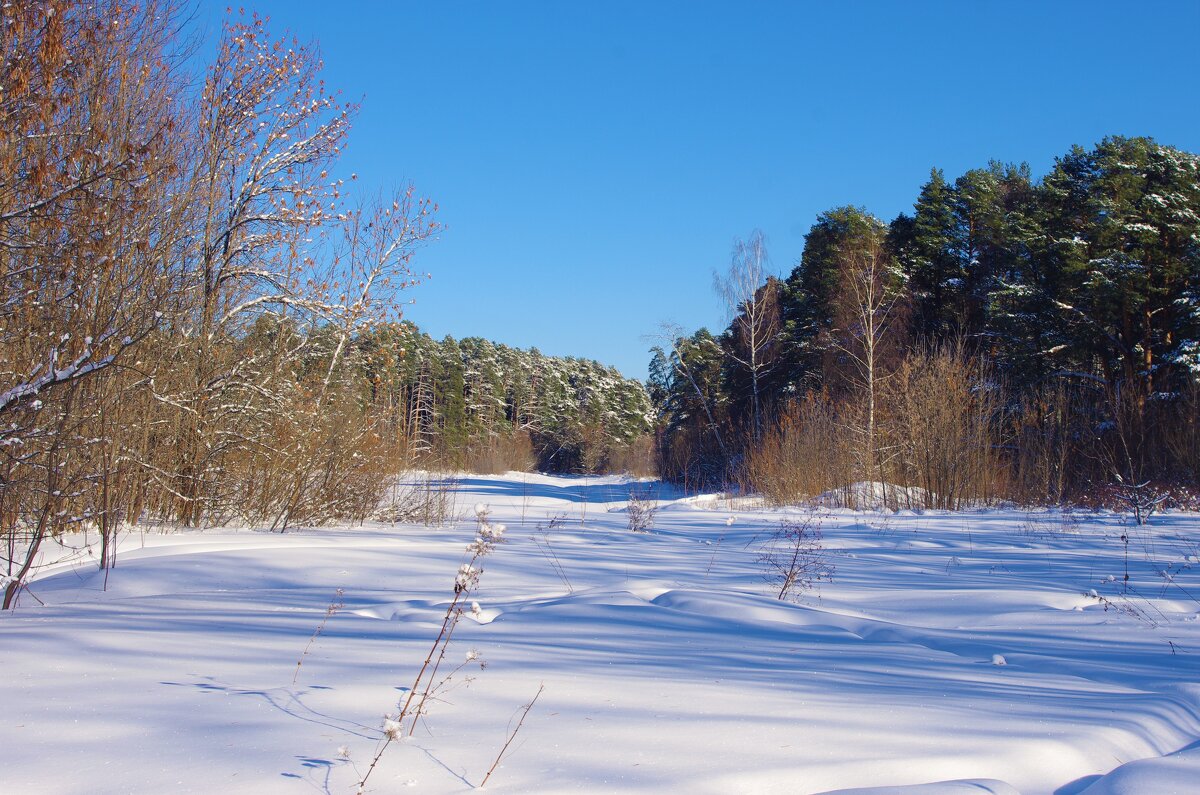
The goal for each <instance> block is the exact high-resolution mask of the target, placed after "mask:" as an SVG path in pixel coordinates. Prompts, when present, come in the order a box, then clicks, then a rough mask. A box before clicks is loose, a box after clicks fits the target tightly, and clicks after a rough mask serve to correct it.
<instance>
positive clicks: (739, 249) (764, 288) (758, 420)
mask: <svg viewBox="0 0 1200 795" xmlns="http://www.w3.org/2000/svg"><path fill="white" fill-rule="evenodd" d="M713 286H714V288H715V289H716V291H717V293H718V294H719V295H720V296H721V298H722V299H724V301H725V305H726V307H727V308H728V311H729V315H730V318H731V328H730V330H731V331H732V339H731V345H730V347H729V349H728V351H727V354H728V356H729V357H730V358H731V359H733V361H734V362H736V363H737V365H738V366H740V367H742V368H743V369H744V370H745V371H746V372H747V374H748V375H749V377H750V406H751V409H750V410H751V435H752V437H753V439H754V441H758V439H759V438H760V437H761V436H762V430H763V408H762V390H763V383H762V382H763V379H764V378H765V377H766V375H767V374H768V373H769V372H770V370H771V368H772V367H774V365H775V357H774V356H773V355H772V353H773V348H774V347H775V345H776V343H777V341H778V337H779V333H780V331H781V330H782V328H783V323H782V318H781V316H780V307H779V280H778V279H775V278H773V277H768V275H767V247H766V241H765V239H764V237H763V233H762V232H761V231H759V230H757V229H756V230H755V231H754V232H752V233H751V234H750V237H749V239H747V240H738V241H736V242H735V243H734V246H733V256H732V258H731V261H730V263H729V270H728V271H727V272H726V273H725V274H724V275H721V274H713Z"/></svg>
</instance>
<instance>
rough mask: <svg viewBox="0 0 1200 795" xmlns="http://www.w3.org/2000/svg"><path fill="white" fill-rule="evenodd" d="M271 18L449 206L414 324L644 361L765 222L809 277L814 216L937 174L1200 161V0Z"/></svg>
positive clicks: (314, 7)
mask: <svg viewBox="0 0 1200 795" xmlns="http://www.w3.org/2000/svg"><path fill="white" fill-rule="evenodd" d="M224 7H225V6H224V4H217V3H212V4H211V5H210V4H208V3H205V4H204V5H202V6H201V13H200V15H199V22H200V24H201V25H202V26H204V27H205V28H206V29H207V30H208V31H209V33H210V35H215V32H216V30H217V28H218V25H219V22H220V19H221V16H222V14H223V9H224ZM247 8H248V9H254V10H257V11H259V12H260V13H263V14H265V15H268V16H270V18H271V21H272V24H271V30H272V32H282V31H283V30H285V29H286V30H289V31H291V32H292V33H294V34H296V35H297V36H298V37H299V38H300V39H301V40H310V39H315V40H317V41H318V42H319V43H320V47H321V51H322V54H323V56H324V59H325V63H326V71H325V76H326V80H327V82H328V83H329V85H331V86H332V87H335V88H340V89H341V90H342V91H343V92H344V94H345V96H346V97H347V98H349V99H357V98H360V97H361V98H362V99H363V108H362V112H361V114H360V116H359V118H358V120H357V122H356V124H355V128H354V130H353V132H352V135H351V143H350V147H349V149H348V150H347V152H346V154H345V157H344V160H343V166H342V168H343V170H345V171H355V172H357V173H358V174H359V175H360V180H361V181H362V182H363V183H364V185H365V186H367V187H368V188H370V189H376V188H388V187H391V186H396V185H400V184H402V183H404V182H407V181H411V182H413V183H414V184H415V185H416V187H417V191H418V192H419V193H420V194H422V195H425V196H429V197H431V198H433V199H434V200H436V201H437V202H438V203H439V204H440V206H441V212H440V217H441V219H442V221H443V223H445V225H446V230H445V232H444V233H443V234H442V236H441V238H440V239H439V240H438V241H437V242H436V243H434V244H432V245H431V246H429V247H428V248H427V249H425V250H423V251H422V252H421V253H420V255H419V258H418V263H417V266H418V268H419V269H420V270H422V271H429V272H431V273H432V274H433V278H432V279H431V280H430V281H428V282H426V283H425V284H422V285H421V286H419V287H417V288H414V290H413V292H412V297H413V298H414V299H416V303H415V304H414V305H413V306H412V307H410V308H409V309H408V311H407V317H408V318H409V319H411V320H413V321H414V322H416V323H417V324H418V325H419V326H421V327H422V328H423V329H424V330H426V331H427V332H429V333H431V334H433V335H434V336H435V337H439V338H440V337H442V336H444V335H446V334H451V335H453V336H455V337H458V338H461V337H466V336H481V337H487V338H490V339H493V340H496V341H498V342H503V343H506V344H509V345H514V346H519V347H530V346H536V347H538V348H539V349H541V350H542V351H543V352H544V353H548V354H553V355H564V356H565V355H573V356H581V357H587V358H594V359H599V360H600V361H602V362H605V363H607V364H612V365H615V366H617V367H618V368H620V369H621V370H622V372H624V373H625V374H626V375H629V376H633V377H637V378H644V377H645V375H646V363H647V361H648V360H649V354H648V353H647V349H648V347H649V346H650V345H651V344H653V342H652V340H650V339H648V338H649V337H651V336H653V335H655V334H657V333H659V331H660V326H661V324H662V323H664V322H674V323H678V324H680V325H682V326H684V327H685V328H687V329H688V330H692V329H695V328H697V327H699V326H702V325H707V326H709V327H710V328H713V329H714V330H715V329H718V328H720V327H723V326H724V324H725V315H724V310H723V309H722V307H721V306H720V302H719V301H718V299H717V298H716V297H715V295H714V294H713V291H712V273H713V271H714V270H716V269H721V268H724V267H726V266H727V265H728V261H729V255H730V250H731V248H732V245H733V242H734V240H735V239H736V238H739V237H746V236H747V235H749V234H750V233H751V231H753V230H754V229H755V228H759V229H762V230H763V231H764V232H765V234H766V237H767V244H768V250H769V252H770V255H771V268H772V270H773V271H774V272H776V273H778V274H780V275H786V274H787V273H788V272H790V271H791V269H792V267H793V265H794V264H795V262H796V260H797V259H798V258H799V256H800V252H801V250H802V248H803V242H804V241H803V236H804V234H805V232H807V231H808V228H809V226H810V225H811V224H812V222H813V220H814V219H815V217H816V215H817V214H818V213H820V212H822V211H823V210H826V209H829V208H831V207H835V206H839V205H843V204H855V205H863V206H865V207H867V208H868V209H869V210H870V211H872V212H873V213H875V214H876V215H878V216H880V217H882V218H884V219H885V220H888V219H891V218H892V217H894V216H895V215H896V214H897V213H899V212H902V211H906V210H909V209H910V208H911V204H912V201H913V200H914V199H915V197H916V195H917V191H918V189H919V187H920V185H921V183H922V182H923V181H924V180H925V179H927V177H928V175H929V170H930V168H931V167H934V166H937V167H940V168H943V169H944V170H945V171H946V173H947V176H949V177H950V178H951V179H953V178H954V177H955V176H957V175H958V174H960V173H961V172H962V171H964V170H966V169H969V168H973V167H977V166H983V165H986V163H987V162H988V160H989V159H998V160H1003V161H1014V162H1020V161H1027V162H1028V163H1029V164H1030V165H1031V166H1032V167H1033V170H1034V173H1035V174H1036V175H1039V176H1040V175H1042V174H1044V173H1045V172H1046V171H1047V170H1048V169H1049V168H1050V167H1051V166H1052V165H1053V162H1054V158H1055V157H1056V156H1059V155H1062V154H1064V153H1065V152H1066V151H1067V150H1068V149H1069V148H1070V146H1071V145H1072V144H1082V145H1084V146H1090V145H1091V144H1093V143H1095V142H1097V141H1099V140H1100V139H1101V138H1103V137H1104V136H1105V135H1110V134H1121V135H1150V136H1153V137H1154V138H1156V139H1157V140H1159V141H1160V142H1162V143H1165V144H1171V145H1174V146H1178V147H1180V148H1183V149H1187V150H1190V151H1193V152H1195V151H1200V101H1198V100H1200V88H1198V85H1200V84H1198V82H1197V80H1198V78H1200V55H1198V53H1200V47H1197V44H1196V42H1197V40H1198V39H1200V0H1188V1H1186V2H1138V3H1133V2H1126V3H1117V2H972V1H971V0H959V1H958V2H927V3H919V2H898V1H897V2H847V1H845V0H838V1H837V2H831V1H830V0H826V2H823V3H819V4H818V3H802V2H790V3H785V2H776V3H766V2H758V3H755V2H741V3H733V2H729V3H707V2H671V3H667V2H661V3H659V2H651V1H650V0H643V2H583V1H582V0H580V1H579V2H570V1H568V0H562V1H561V2H551V1H550V0H546V2H541V3H521V2H495V1H494V0H493V1H492V2H455V1H453V0H441V1H440V2H435V0H426V1H425V2H421V3H413V2H349V1H347V2H342V3H340V4H334V3H329V2H327V1H326V2H307V0H265V1H264V2H257V3H248V4H247Z"/></svg>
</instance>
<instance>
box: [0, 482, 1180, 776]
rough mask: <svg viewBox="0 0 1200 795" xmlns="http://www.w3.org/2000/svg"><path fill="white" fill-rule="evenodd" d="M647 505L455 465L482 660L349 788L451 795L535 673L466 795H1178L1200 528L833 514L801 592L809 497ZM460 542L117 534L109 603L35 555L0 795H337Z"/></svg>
mask: <svg viewBox="0 0 1200 795" xmlns="http://www.w3.org/2000/svg"><path fill="white" fill-rule="evenodd" d="M643 486H644V484H643ZM658 489H659V491H658V494H657V496H659V497H660V498H663V499H662V500H661V508H660V510H659V512H658V514H657V516H656V517H655V521H654V529H653V531H652V532H651V533H646V534H634V533H631V532H630V531H629V529H628V526H627V517H628V514H627V512H626V505H627V501H628V495H629V491H630V484H629V483H627V482H625V481H622V480H620V479H618V478H589V479H584V478H555V477H548V476H541V475H527V476H526V475H520V474H511V475H509V476H506V477H493V476H466V477H464V478H462V480H461V482H460V483H459V493H458V495H457V498H456V500H457V502H456V504H457V508H458V511H459V513H461V514H462V515H464V516H469V515H470V513H471V510H472V506H473V505H475V504H476V503H483V504H486V505H487V506H488V507H489V509H490V510H491V512H492V516H493V518H494V519H495V520H496V521H500V522H504V523H505V524H506V525H507V526H508V531H507V533H506V536H507V538H508V540H509V543H507V544H505V545H504V546H502V547H501V548H500V549H499V550H498V551H497V552H496V553H495V554H494V555H492V556H490V557H488V558H486V559H485V566H484V568H485V571H484V574H483V576H482V580H481V583H480V586H479V590H478V591H477V593H476V595H475V598H476V599H477V600H478V601H479V603H480V606H481V612H480V614H479V615H478V616H477V617H470V616H468V617H467V618H465V619H464V620H463V622H462V623H461V624H460V625H459V627H458V629H457V631H456V633H455V635H454V639H453V642H452V645H451V647H450V652H449V654H450V656H451V657H452V658H454V661H455V662H456V663H457V662H458V661H461V660H463V659H465V657H466V655H467V653H468V652H469V651H470V650H476V651H477V652H478V653H479V655H480V657H481V658H482V659H483V660H486V662H487V666H486V668H485V669H484V670H479V668H478V666H473V667H468V668H466V669H464V670H463V671H462V672H461V673H460V674H458V675H457V676H456V680H458V681H459V684H458V686H457V687H455V688H454V689H452V690H450V691H448V692H447V693H446V694H445V695H444V697H443V698H442V699H441V700H439V701H438V702H437V703H436V704H434V706H433V707H432V708H431V709H430V714H429V715H428V718H427V720H426V721H425V722H424V724H423V725H422V727H421V728H420V729H419V730H418V731H417V733H416V735H415V736H414V737H413V738H411V739H409V740H405V741H403V742H402V743H393V744H392V746H391V747H390V748H389V749H388V750H387V753H386V754H385V755H384V757H383V759H382V761H381V763H380V767H379V769H377V770H376V771H375V773H374V774H373V775H372V777H371V779H370V782H369V785H368V789H369V791H372V792H380V793H388V792H397V791H413V792H430V793H453V792H465V791H470V790H471V789H473V788H474V787H475V786H476V785H478V783H479V782H480V781H481V780H482V778H483V776H484V774H485V773H486V772H487V770H488V768H489V767H490V766H491V764H492V762H493V760H494V759H495V757H496V754H497V752H498V751H499V749H500V747H501V745H502V744H503V743H504V740H505V737H506V732H507V730H508V729H509V728H510V721H514V720H515V718H516V717H519V712H520V708H521V706H522V705H524V704H526V703H528V702H529V700H530V699H531V698H532V697H533V695H534V694H535V693H536V692H537V689H538V687H539V685H540V684H544V685H545V691H544V693H543V694H542V696H541V697H540V699H539V700H538V702H537V704H536V705H535V706H534V708H533V710H532V711H531V712H530V713H529V716H528V718H527V719H526V721H525V724H524V726H523V728H522V729H521V731H520V733H519V734H518V735H517V738H516V740H515V742H514V743H513V746H512V749H510V753H509V755H508V756H507V758H506V759H505V760H504V761H503V762H502V763H501V765H500V767H498V768H497V770H496V772H495V774H494V775H493V776H492V779H491V780H490V781H489V782H488V785H487V788H486V789H487V791H489V792H498V793H499V792H510V793H516V792H593V793H601V792H613V791H620V792H644V793H650V792H655V793H659V792H679V793H742V792H745V793H759V792H761V793H816V792H826V791H830V790H838V791H852V792H856V793H857V792H871V793H884V792H888V793H905V795H915V794H916V793H922V794H923V795H942V794H944V793H947V794H948V793H954V794H955V795H957V794H958V793H962V794H964V795H965V794H966V793H1014V792H1019V793H1025V795H1037V794H1038V793H1044V794H1046V795H1049V794H1051V793H1053V795H1072V794H1078V793H1087V795H1098V794H1100V793H1160V794H1163V795H1166V794H1167V793H1194V792H1200V621H1198V620H1197V617H1198V616H1200V602H1198V601H1197V599H1200V558H1198V557H1197V556H1198V555H1200V517H1197V516H1195V515H1188V514H1167V515H1165V516H1157V517H1155V518H1154V519H1153V520H1152V523H1151V525H1150V526H1149V527H1145V528H1142V527H1133V526H1131V525H1128V524H1126V523H1125V522H1124V521H1123V519H1122V517H1121V516H1119V515H1114V514H1105V513H1101V514H1079V515H1075V516H1072V515H1068V516H1066V517H1064V516H1062V515H1061V514H1058V513H1032V514H1031V513H1026V512H1022V511H1017V510H1005V511H982V512H969V513H935V512H930V513H924V514H913V513H901V514H895V515H893V514H880V513H855V512H851V511H845V510H834V509H823V510H821V511H820V513H819V516H820V517H821V519H820V526H821V528H822V532H823V533H824V545H825V549H826V555H827V557H828V560H829V561H830V562H831V563H833V564H834V565H835V566H836V573H835V574H834V575H833V581H832V583H823V584H822V585H821V586H820V588H819V591H811V592H808V593H807V594H804V595H803V596H802V597H801V598H800V599H799V601H798V602H796V603H792V602H787V601H783V602H781V601H778V600H776V599H775V598H774V594H773V592H772V589H771V587H770V586H769V585H768V584H767V583H765V582H764V581H763V567H762V565H761V564H760V562H759V554H760V547H761V545H762V543H763V542H764V541H765V540H766V539H767V538H768V537H769V535H770V533H771V532H772V530H773V529H774V528H775V527H776V526H777V523H778V521H779V520H780V519H781V518H783V517H784V516H785V515H787V516H790V517H792V518H793V519H798V520H803V512H802V511H800V510H799V509H791V510H789V511H773V510H758V509H754V508H753V507H751V506H746V505H732V506H731V505H730V504H729V503H728V501H724V500H720V499H718V498H716V497H709V498H695V497H692V498H688V499H671V498H672V497H677V496H678V495H671V494H669V493H667V492H666V490H665V489H663V488H662V487H658ZM731 508H732V509H733V510H731ZM555 517H557V518H555ZM731 517H733V521H732V524H730V518H731ZM552 519H554V521H551V520H552ZM551 525H553V526H551ZM473 534H474V523H473V522H472V521H470V520H468V519H464V520H463V521H461V522H459V523H457V524H456V525H454V526H452V527H447V528H425V527H419V526H413V525H396V526H391V525H367V526H364V527H350V528H336V529H316V530H298V531H289V532H288V533H287V534H286V535H282V536H280V535H273V534H268V533H265V532H257V531H254V530H250V529H246V530H240V531H228V530H214V531H204V532H187V533H174V534H151V533H147V534H145V535H143V534H141V533H134V534H130V535H126V536H124V537H123V538H122V542H121V552H120V557H119V559H118V568H117V569H116V570H115V571H113V572H112V574H111V576H110V578H109V583H108V590H107V592H104V591H102V590H101V586H102V576H101V575H100V574H98V573H97V572H96V571H94V564H93V563H91V562H88V561H86V560H77V561H75V562H73V563H64V564H62V565H60V566H58V567H56V568H53V569H48V570H46V571H44V572H43V573H42V574H41V575H40V576H39V578H38V579H37V580H35V581H34V582H33V583H32V588H31V593H28V594H25V595H24V596H23V597H22V600H21V605H20V607H19V609H18V610H17V611H16V612H15V613H13V614H9V615H4V616H0V666H2V668H0V670H2V671H3V677H2V679H0V792H5V793H39V794H48V793H126V792H136V793H149V792H156V793H162V792H200V793H207V792H221V793H242V792H245V793H250V792H253V793H264V792H296V793H302V792H313V791H317V792H332V793H352V792H354V790H355V785H356V782H357V781H358V780H359V778H361V775H362V773H363V772H364V771H365V768H366V765H367V764H369V762H370V759H371V757H372V756H373V754H374V752H375V749H376V747H377V744H378V741H379V738H380V736H381V734H380V720H381V716H382V715H383V713H384V712H386V711H388V710H390V709H394V708H395V703H396V701H397V699H399V698H400V697H401V696H402V689H403V688H405V687H407V686H408V685H409V684H411V682H412V680H413V677H414V676H415V674H416V671H417V669H418V667H419V666H420V664H421V662H422V661H423V660H424V658H425V655H426V654H427V653H428V650H429V648H430V645H431V643H432V641H433V639H434V636H435V635H436V634H437V631H438V628H439V626H440V623H441V617H442V614H443V613H444V611H445V606H446V604H447V603H448V602H449V600H450V599H451V598H452V597H453V593H452V586H453V582H454V576H455V572H456V570H457V568H458V566H459V564H460V563H461V562H462V558H463V550H464V547H465V545H466V544H467V543H468V542H469V541H470V540H471V539H472V538H473V537H474V536H473ZM1124 534H1127V535H1126V537H1127V538H1128V564H1127V565H1128V571H1129V576H1130V580H1129V588H1128V593H1126V592H1125V590H1126V589H1125V586H1124V575H1125V571H1126V544H1125V543H1123V541H1122V535H1124ZM339 588H340V589H344V595H343V597H342V599H343V600H344V603H345V606H344V607H343V608H342V609H340V610H339V611H337V612H336V613H335V614H334V615H333V616H332V617H331V618H330V619H329V620H328V622H327V624H326V625H325V627H324V630H323V632H322V633H321V634H320V636H319V637H318V638H317V639H316V640H315V641H314V642H313V643H312V646H311V650H310V651H309V653H308V654H307V656H305V657H304V660H303V665H302V666H301V668H300V671H299V676H298V679H297V682H296V684H294V685H293V684H292V678H293V675H294V674H295V673H296V663H297V660H298V659H299V658H300V656H301V653H302V652H303V651H304V648H305V646H306V644H308V642H309V640H310V638H311V637H312V636H313V633H314V630H316V629H317V627H318V625H319V624H320V623H321V620H322V618H323V617H324V616H325V614H326V611H327V608H329V606H330V603H331V601H333V600H334V599H335V596H334V595H335V592H336V590H337V589H339ZM1092 591H1094V592H1095V595H1092V594H1091V592H1092ZM35 596H36V598H37V599H38V600H41V602H43V603H44V606H43V605H39V604H38V602H37V601H36V600H35V599H34V598H33V597H35ZM466 674H470V676H471V677H472V679H471V681H470V682H469V683H468V682H466V681H465V680H464V676H465V675H466ZM340 749H342V750H344V751H348V752H349V755H348V758H347V757H346V756H345V754H343V753H342V752H341V750H340ZM859 788H869V789H859Z"/></svg>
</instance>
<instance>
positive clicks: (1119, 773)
mask: <svg viewBox="0 0 1200 795" xmlns="http://www.w3.org/2000/svg"><path fill="white" fill-rule="evenodd" d="M1197 782H1200V742H1197V743H1194V744H1192V745H1190V746H1188V747H1187V748H1185V749H1183V750H1182V751H1177V752H1175V753H1173V754H1168V755H1167V756H1161V757H1151V758H1149V759H1138V760H1136V761H1133V762H1128V763H1126V764H1124V765H1121V766H1120V767H1118V768H1117V769H1116V770H1114V771H1112V772H1111V773H1109V774H1108V775H1106V776H1101V777H1100V778H1099V779H1098V780H1096V781H1094V782H1092V784H1091V786H1089V787H1088V788H1087V789H1085V790H1083V791H1082V792H1081V793H1080V795H1141V793H1147V792H1155V793H1158V794H1159V795H1187V793H1192V792H1195V791H1196V786H1197Z"/></svg>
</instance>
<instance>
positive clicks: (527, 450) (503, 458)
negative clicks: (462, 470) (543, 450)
mask: <svg viewBox="0 0 1200 795" xmlns="http://www.w3.org/2000/svg"><path fill="white" fill-rule="evenodd" d="M536 463H537V455H536V454H535V453H534V451H533V440H532V439H531V438H530V437H529V432H528V431H523V430H516V431H511V432H508V433H493V434H489V435H488V436H487V437H486V438H485V439H484V440H483V442H482V443H479V444H476V445H472V447H471V449H470V450H468V451H467V460H466V468H467V470H468V471H471V472H478V473H480V474H484V475H498V474H503V473H505V472H528V471H529V470H530V469H532V468H533V467H534V465H535V464H536Z"/></svg>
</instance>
